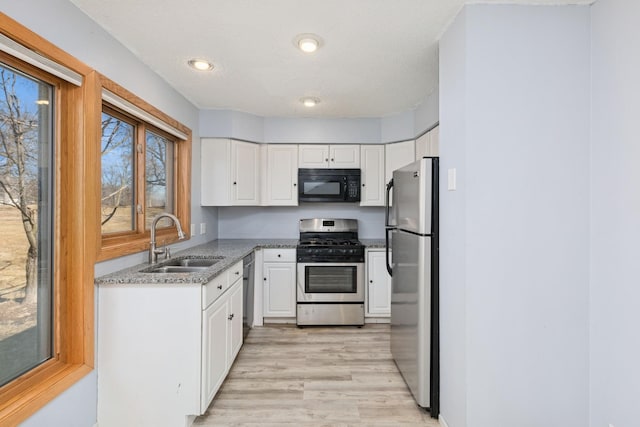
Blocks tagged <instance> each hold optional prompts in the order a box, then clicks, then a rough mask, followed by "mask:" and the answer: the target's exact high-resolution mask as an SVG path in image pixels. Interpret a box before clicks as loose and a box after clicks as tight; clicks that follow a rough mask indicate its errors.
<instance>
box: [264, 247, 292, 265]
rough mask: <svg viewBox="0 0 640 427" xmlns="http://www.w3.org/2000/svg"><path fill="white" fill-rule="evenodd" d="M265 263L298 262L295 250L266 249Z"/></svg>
mask: <svg viewBox="0 0 640 427" xmlns="http://www.w3.org/2000/svg"><path fill="white" fill-rule="evenodd" d="M263 261H264V262H296V250H295V249H265V250H264V255H263Z"/></svg>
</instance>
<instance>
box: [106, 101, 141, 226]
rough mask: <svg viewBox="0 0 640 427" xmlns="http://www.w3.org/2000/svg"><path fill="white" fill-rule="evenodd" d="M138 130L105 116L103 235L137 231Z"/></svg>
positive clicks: (118, 119) (114, 118)
mask: <svg viewBox="0 0 640 427" xmlns="http://www.w3.org/2000/svg"><path fill="white" fill-rule="evenodd" d="M134 131H135V127H134V126H133V125H132V124H130V123H128V122H126V121H124V120H122V119H120V118H117V117H115V116H113V115H110V114H108V113H104V112H103V113H102V143H101V159H102V198H101V199H102V218H101V224H102V233H103V234H108V233H118V232H126V231H131V230H134V229H135V202H134V200H135V187H134V179H133V174H134V151H133V150H134V147H135V138H134Z"/></svg>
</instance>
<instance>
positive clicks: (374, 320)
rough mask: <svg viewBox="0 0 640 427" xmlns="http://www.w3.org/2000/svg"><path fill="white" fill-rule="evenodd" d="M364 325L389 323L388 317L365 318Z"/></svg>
mask: <svg viewBox="0 0 640 427" xmlns="http://www.w3.org/2000/svg"><path fill="white" fill-rule="evenodd" d="M364 323H391V319H389V318H388V317H365V318H364Z"/></svg>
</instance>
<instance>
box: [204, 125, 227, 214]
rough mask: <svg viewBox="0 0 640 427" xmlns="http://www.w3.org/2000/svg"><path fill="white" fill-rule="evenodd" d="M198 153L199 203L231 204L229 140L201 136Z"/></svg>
mask: <svg viewBox="0 0 640 427" xmlns="http://www.w3.org/2000/svg"><path fill="white" fill-rule="evenodd" d="M201 142H202V145H201V155H200V165H201V166H200V204H201V205H202V206H229V205H231V181H230V179H231V171H230V167H231V141H230V140H229V139H223V138H202V140H201Z"/></svg>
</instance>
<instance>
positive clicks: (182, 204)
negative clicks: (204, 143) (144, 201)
mask: <svg viewBox="0 0 640 427" xmlns="http://www.w3.org/2000/svg"><path fill="white" fill-rule="evenodd" d="M99 80H100V85H101V89H106V90H108V91H109V92H111V93H113V94H115V95H117V96H119V97H120V98H122V99H124V100H125V101H127V102H129V103H131V104H133V105H134V106H136V107H138V108H140V109H141V110H143V111H145V112H146V113H148V114H150V115H152V116H154V117H155V118H157V119H159V120H160V121H162V122H164V123H166V124H168V125H169V126H171V127H173V128H175V129H177V130H179V131H180V132H182V133H183V134H185V135H187V138H186V139H185V140H180V139H178V138H175V137H173V136H172V137H171V138H172V139H174V140H175V141H176V143H175V146H174V150H175V153H174V156H175V160H174V168H173V171H174V185H173V200H174V204H175V206H174V212H173V213H174V214H175V215H176V216H177V217H178V219H179V220H180V225H181V226H182V229H183V230H185V234H186V236H187V237H186V238H187V239H189V237H188V236H189V235H190V233H189V230H190V229H191V138H192V134H191V129H189V128H188V127H187V126H185V125H183V124H182V123H180V122H178V121H177V120H175V119H173V118H172V117H170V116H168V115H166V114H165V113H163V112H162V111H160V110H158V109H157V108H155V107H154V106H152V105H151V104H149V103H147V102H146V101H144V100H142V99H141V98H139V97H137V96H136V95H134V94H133V93H131V92H129V91H128V90H126V89H125V88H123V87H122V86H120V85H118V84H117V83H115V82H113V81H111V80H110V79H108V78H107V77H105V76H102V75H99ZM99 104H100V105H99V109H100V112H101V114H102V106H103V105H106V106H107V107H108V108H109V109H111V110H114V111H116V112H119V110H118V109H117V108H115V107H113V106H111V105H109V104H108V103H103V102H102V100H100V103H99ZM119 113H120V114H124V115H126V113H123V112H119ZM100 117H101V116H100ZM133 120H135V121H137V122H143V123H144V125H145V126H146V127H147V128H148V129H149V130H152V131H153V132H154V133H158V134H160V135H164V134H166V132H164V131H162V130H160V129H158V128H157V127H155V126H153V125H152V124H149V123H146V122H144V121H143V120H140V119H138V118H133ZM139 129H140V128H139V127H136V130H137V132H138V135H137V139H138V140H140V138H143V139H144V135H143V134H142V133H141V132H140V131H139ZM96 131H97V135H98V137H99V138H101V137H102V135H100V127H99V126H98V128H97V129H96ZM137 157H138V160H137V164H136V169H138V170H139V168H140V167H141V166H142V167H144V155H143V156H140V155H138V156H137ZM97 164H98V165H99V164H100V160H98V163H97ZM134 179H135V180H136V182H135V183H134V185H135V186H136V192H138V194H144V179H145V177H144V174H138V173H137V174H136V176H135V177H134ZM98 188H101V185H99V186H98ZM98 202H100V200H98ZM98 208H100V206H98ZM142 208H143V212H137V213H136V214H135V215H136V221H135V222H136V227H135V228H136V230H135V231H134V232H128V233H114V234H113V235H108V234H107V235H103V234H102V233H101V230H100V228H99V229H98V239H99V241H100V242H101V245H100V251H99V253H98V261H104V260H108V259H112V258H116V257H120V256H124V255H129V254H133V253H136V252H142V251H145V250H148V249H149V244H150V241H151V233H150V231H149V230H146V227H145V225H144V209H145V206H143V207H142ZM156 238H157V239H158V240H159V241H162V242H163V243H166V244H170V243H174V242H177V241H178V233H177V229H176V226H175V225H171V226H170V227H163V228H160V229H158V231H157V233H156Z"/></svg>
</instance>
